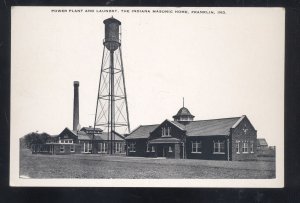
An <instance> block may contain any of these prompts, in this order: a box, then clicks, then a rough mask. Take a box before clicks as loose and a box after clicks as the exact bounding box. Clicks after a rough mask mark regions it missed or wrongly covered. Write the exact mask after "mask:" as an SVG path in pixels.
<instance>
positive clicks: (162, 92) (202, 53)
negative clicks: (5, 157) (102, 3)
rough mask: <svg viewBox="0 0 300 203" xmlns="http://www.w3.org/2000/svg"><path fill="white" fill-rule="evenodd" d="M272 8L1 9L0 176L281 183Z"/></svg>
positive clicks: (70, 181) (23, 181) (76, 182)
mask: <svg viewBox="0 0 300 203" xmlns="http://www.w3.org/2000/svg"><path fill="white" fill-rule="evenodd" d="M284 16H285V10H284V9H283V8H222V7H216V8H214V7H210V8H205V7H202V8H201V7H193V8H191V7H190V8H189V7H178V8H177V7H161V8H158V7H157V8H156V7H22V6H15V7H12V10H11V121H10V125H11V126H10V129H11V136H10V139H11V140H10V185H11V186H37V187H39V186H42V187H44V186H50V187H61V186H64V187H262V188H281V187H283V186H284V54H285V53H284V46H285V45H284V27H285V17H284Z"/></svg>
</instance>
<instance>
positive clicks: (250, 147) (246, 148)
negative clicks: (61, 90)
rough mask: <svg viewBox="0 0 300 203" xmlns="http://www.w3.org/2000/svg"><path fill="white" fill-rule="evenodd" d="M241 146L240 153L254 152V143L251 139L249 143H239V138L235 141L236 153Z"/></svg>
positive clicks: (238, 152)
mask: <svg viewBox="0 0 300 203" xmlns="http://www.w3.org/2000/svg"><path fill="white" fill-rule="evenodd" d="M241 146H242V153H244V154H246V153H249V151H250V153H254V143H253V141H251V142H250V143H248V142H246V141H245V142H242V143H240V141H239V140H237V141H236V143H235V151H236V153H237V154H240V148H241Z"/></svg>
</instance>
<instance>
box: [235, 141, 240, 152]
mask: <svg viewBox="0 0 300 203" xmlns="http://www.w3.org/2000/svg"><path fill="white" fill-rule="evenodd" d="M235 151H236V153H237V154H239V153H240V141H236V143H235Z"/></svg>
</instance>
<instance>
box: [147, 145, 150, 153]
mask: <svg viewBox="0 0 300 203" xmlns="http://www.w3.org/2000/svg"><path fill="white" fill-rule="evenodd" d="M150 151H151V146H150V145H149V144H147V152H150Z"/></svg>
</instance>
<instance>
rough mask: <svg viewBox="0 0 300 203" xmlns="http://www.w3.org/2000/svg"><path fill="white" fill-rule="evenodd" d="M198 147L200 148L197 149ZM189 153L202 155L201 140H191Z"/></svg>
mask: <svg viewBox="0 0 300 203" xmlns="http://www.w3.org/2000/svg"><path fill="white" fill-rule="evenodd" d="M194 145H195V146H194ZM199 145H200V147H199ZM199 148H200V151H198V149H199ZM194 149H195V151H193V150H194ZM191 153H195V154H202V141H201V140H200V141H199V140H193V141H192V150H191Z"/></svg>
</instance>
